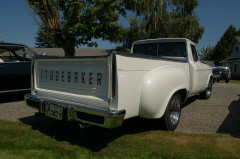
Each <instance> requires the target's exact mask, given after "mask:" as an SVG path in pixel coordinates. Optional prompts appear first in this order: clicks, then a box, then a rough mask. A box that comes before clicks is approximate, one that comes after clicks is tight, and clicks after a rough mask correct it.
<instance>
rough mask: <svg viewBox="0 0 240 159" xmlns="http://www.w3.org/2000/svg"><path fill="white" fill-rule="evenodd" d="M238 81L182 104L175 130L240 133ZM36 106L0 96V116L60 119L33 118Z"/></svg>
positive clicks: (19, 98)
mask: <svg viewBox="0 0 240 159" xmlns="http://www.w3.org/2000/svg"><path fill="white" fill-rule="evenodd" d="M238 94H240V84H235V83H224V81H223V82H221V81H220V82H219V83H215V84H214V85H213V90H212V95H211V97H210V99H208V100H203V99H200V98H199V97H198V96H194V97H191V98H189V99H188V101H187V102H186V103H185V104H184V105H183V108H182V115H181V120H180V123H179V125H178V127H177V129H176V130H175V131H176V132H186V133H211V134H215V133H224V134H240V100H239V97H238V96H237V95H238ZM35 112H37V110H36V109H33V108H30V107H27V106H26V105H25V102H24V98H23V94H15V95H1V96H0V119H3V120H10V121H20V122H24V123H28V122H32V123H55V122H60V121H58V120H55V119H51V118H48V117H45V116H40V117H36V116H34V113H35Z"/></svg>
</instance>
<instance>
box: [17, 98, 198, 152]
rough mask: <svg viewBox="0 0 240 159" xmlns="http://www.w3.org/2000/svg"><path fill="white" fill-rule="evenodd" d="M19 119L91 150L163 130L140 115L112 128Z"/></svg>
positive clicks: (190, 100)
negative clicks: (81, 126)
mask: <svg viewBox="0 0 240 159" xmlns="http://www.w3.org/2000/svg"><path fill="white" fill-rule="evenodd" d="M196 99H197V97H191V98H190V99H189V100H188V101H187V102H186V103H185V104H184V107H186V106H187V105H189V104H191V103H192V102H194V101H195V100H196ZM19 120H20V121H22V122H23V123H25V124H28V125H31V127H32V129H33V130H37V131H39V132H41V133H43V134H46V135H47V136H51V137H52V138H55V139H56V140H58V141H67V142H69V143H70V144H72V145H78V146H82V147H85V148H87V149H89V150H91V151H93V152H98V151H100V150H102V149H104V148H105V147H107V146H108V144H109V143H111V142H112V141H114V140H116V139H118V138H120V137H121V136H124V135H129V134H138V133H142V132H148V131H154V130H163V127H161V123H160V121H159V120H156V119H143V118H140V117H134V118H130V119H127V120H124V122H123V125H122V126H120V127H117V128H114V129H106V128H101V127H97V126H90V127H86V128H82V129H80V128H79V126H78V123H76V122H62V121H58V120H55V119H52V118H48V117H46V116H39V117H36V116H29V117H26V118H22V119H19Z"/></svg>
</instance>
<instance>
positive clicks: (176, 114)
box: [170, 97, 181, 125]
mask: <svg viewBox="0 0 240 159" xmlns="http://www.w3.org/2000/svg"><path fill="white" fill-rule="evenodd" d="M180 112H181V103H180V99H179V97H175V98H174V99H173V100H172V103H171V114H170V121H171V123H172V125H176V124H177V123H178V121H179V118H180Z"/></svg>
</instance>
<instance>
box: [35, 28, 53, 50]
mask: <svg viewBox="0 0 240 159" xmlns="http://www.w3.org/2000/svg"><path fill="white" fill-rule="evenodd" d="M35 40H36V43H35V44H36V45H37V47H38V48H56V47H57V46H56V45H55V42H54V39H53V38H51V36H46V35H45V34H44V33H42V32H41V30H38V32H37V36H36V37H35Z"/></svg>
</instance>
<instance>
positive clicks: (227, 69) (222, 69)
mask: <svg viewBox="0 0 240 159" xmlns="http://www.w3.org/2000/svg"><path fill="white" fill-rule="evenodd" d="M220 70H221V71H222V72H223V71H229V68H220Z"/></svg>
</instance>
